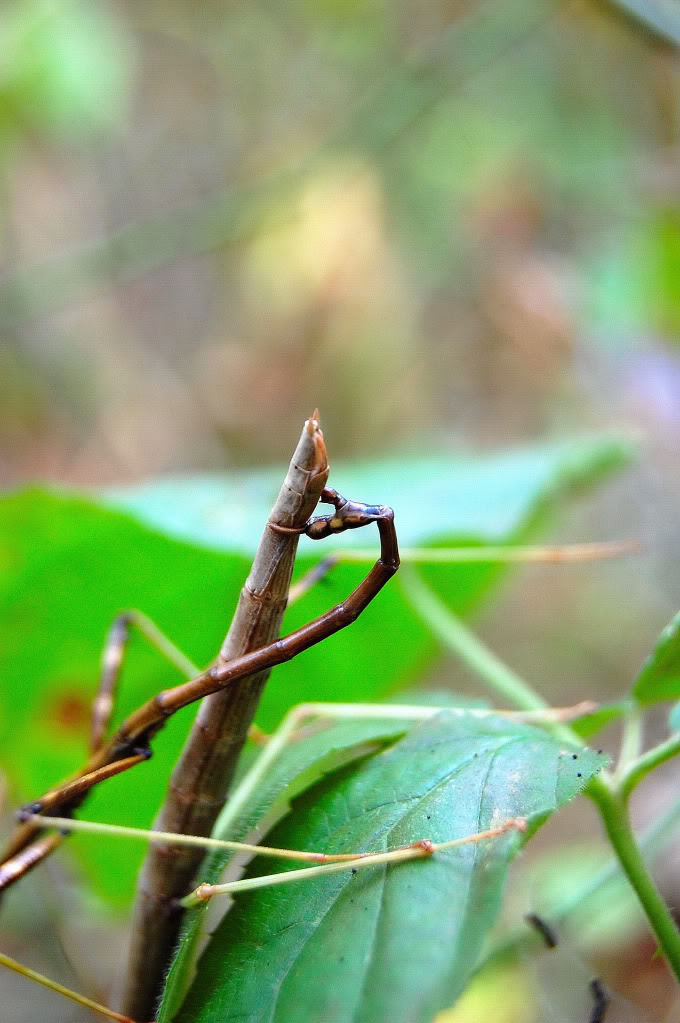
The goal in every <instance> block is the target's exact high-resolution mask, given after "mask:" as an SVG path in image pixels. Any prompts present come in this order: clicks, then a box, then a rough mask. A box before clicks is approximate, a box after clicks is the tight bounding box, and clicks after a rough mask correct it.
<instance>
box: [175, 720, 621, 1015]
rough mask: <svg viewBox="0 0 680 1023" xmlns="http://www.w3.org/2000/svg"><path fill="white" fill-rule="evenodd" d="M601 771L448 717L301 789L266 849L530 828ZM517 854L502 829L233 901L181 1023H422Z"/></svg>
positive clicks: (525, 731) (495, 729) (466, 952)
mask: <svg viewBox="0 0 680 1023" xmlns="http://www.w3.org/2000/svg"><path fill="white" fill-rule="evenodd" d="M602 763H603V758H602V757H598V756H597V755H596V754H594V753H592V752H590V751H588V750H581V749H579V750H578V751H576V750H574V751H572V750H571V749H568V748H565V747H564V745H563V744H561V743H559V742H557V741H556V740H555V739H553V738H552V737H550V736H549V735H548V734H546V733H542V732H541V731H539V730H537V729H534V728H530V727H527V726H525V725H518V724H512V723H509V722H507V721H505V720H503V719H500V718H488V719H484V720H475V719H472V718H465V719H461V718H457V717H454V716H453V715H451V714H449V713H447V712H446V711H444V712H443V713H442V714H441V715H438V717H437V718H435V719H434V720H431V721H428V722H426V723H424V724H422V725H420V726H418V727H416V728H415V729H413V730H412V731H411V732H410V733H409V734H408V735H407V736H406V737H405V738H404V739H402V740H401V741H400V742H398V743H397V744H396V745H395V746H393V747H392V748H390V749H388V750H387V751H385V752H382V753H378V754H376V755H374V756H372V757H369V758H368V759H366V760H364V761H362V762H360V763H359V764H358V765H356V764H354V765H350V766H349V767H347V768H344V769H342V770H340V771H338V772H336V773H335V774H333V775H330V776H329V777H328V778H326V779H325V780H324V781H322V782H320V783H319V784H318V785H317V786H316V787H314V788H313V789H311V790H309V791H308V792H307V793H306V794H305V795H304V796H302V797H301V798H300V799H299V800H298V801H296V802H295V803H294V805H293V810H292V812H291V813H290V814H289V816H288V817H287V818H285V819H284V821H283V822H282V823H281V825H279V827H278V828H276V829H275V831H274V833H273V834H272V835H271V836H270V841H271V842H272V843H276V844H277V845H281V846H285V847H290V848H314V849H319V850H321V851H328V852H330V851H353V850H357V849H362V850H375V851H378V850H381V851H382V850H384V849H387V848H389V847H393V846H400V845H405V844H408V843H411V842H414V841H417V840H418V839H422V838H431V839H433V840H434V841H435V842H442V841H446V840H448V839H451V838H457V837H462V836H464V835H467V834H471V833H474V832H476V831H479V830H483V829H486V828H489V827H493V826H494V825H497V824H499V823H501V822H503V821H505V820H507V819H508V818H511V817H515V816H520V815H521V816H526V817H527V818H528V820H529V831H530V832H532V831H533V830H534V829H535V828H536V827H538V826H539V825H540V824H541V823H542V822H543V821H544V820H545V819H546V817H547V816H549V815H550V814H551V813H552V812H553V811H554V810H556V809H557V808H558V807H559V806H561V805H562V804H564V803H565V802H567V801H568V800H569V799H571V798H572V797H573V796H575V795H576V794H577V793H578V792H580V791H581V789H582V788H583V786H584V785H585V784H586V782H587V780H588V778H590V777H592V775H593V774H594V773H595V772H596V771H597V770H598V769H599V768H600V766H602ZM520 844H521V839H520V836H519V835H518V834H517V833H516V832H509V833H507V834H506V835H505V836H504V837H502V838H500V839H497V840H495V841H493V842H491V843H485V844H480V845H470V846H465V847H462V848H459V849H456V850H450V851H448V852H445V853H437V854H435V856H434V857H433V858H432V859H431V860H427V861H425V860H423V861H415V862H410V863H407V864H402V865H398V866H393V867H391V868H390V867H378V868H376V869H374V870H364V871H359V872H357V873H356V874H352V873H351V872H349V871H348V872H347V873H341V874H333V875H326V876H324V877H320V878H315V879H313V880H308V881H301V882H297V883H295V884H293V885H286V886H281V887H278V886H276V887H271V888H267V889H260V890H258V891H256V892H252V893H249V894H245V895H243V896H237V897H236V901H235V904H234V906H233V908H232V909H231V911H230V912H229V913H228V914H227V916H226V917H225V919H224V920H223V922H222V923H221V924H220V926H219V927H218V929H217V930H216V932H215V934H214V935H213V937H212V938H211V940H210V943H209V944H208V946H207V949H206V951H205V953H204V954H203V956H202V957H201V960H200V962H199V967H198V973H197V976H196V980H195V981H194V984H193V986H192V988H191V990H190V992H189V995H188V997H187V1000H186V1002H185V1004H184V1006H183V1008H182V1010H181V1011H180V1013H179V1016H178V1020H179V1021H180V1023H190V1021H191V1023H217V1021H218V1020H219V1021H220V1023H223V1021H227V1020H237V1019H238V1020H244V1021H248V1023H265V1021H266V1023H321V1021H323V1023H383V1021H385V1023H386V1021H392V1020H397V1019H398V1020H409V1023H430V1021H431V1020H432V1018H433V1016H434V1015H435V1013H436V1012H437V1011H438V1010H439V1009H442V1008H443V1007H445V1006H446V1005H449V1004H450V1003H451V1002H452V1001H453V1000H454V999H455V998H456V997H457V996H458V995H459V994H460V992H461V991H462V989H463V987H464V986H465V984H466V982H467V980H468V978H469V976H470V973H471V971H472V970H473V968H474V966H475V963H476V960H477V957H478V955H479V952H480V948H481V945H482V942H483V940H484V937H485V935H486V934H487V932H488V930H489V928H490V927H491V925H492V923H493V921H494V919H495V917H496V915H497V912H498V909H499V906H500V901H501V897H502V892H503V887H504V882H505V877H506V872H507V865H508V863H509V861H510V859H511V858H512V856H513V855H514V854H515V853H516V852H517V850H518V849H519V847H520ZM283 869H284V870H285V869H287V868H283ZM271 871H272V864H271V861H268V860H255V861H254V863H253V864H252V867H251V870H250V872H249V873H250V875H257V874H259V873H270V872H271Z"/></svg>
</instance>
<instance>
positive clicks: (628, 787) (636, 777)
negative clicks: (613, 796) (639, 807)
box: [617, 734, 680, 803]
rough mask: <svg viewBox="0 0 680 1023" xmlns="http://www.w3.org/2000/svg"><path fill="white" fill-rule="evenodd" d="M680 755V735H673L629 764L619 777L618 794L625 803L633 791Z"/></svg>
mask: <svg viewBox="0 0 680 1023" xmlns="http://www.w3.org/2000/svg"><path fill="white" fill-rule="evenodd" d="M678 753H680V735H678V734H676V735H671V737H670V739H666V741H665V742H662V743H660V744H659V745H658V746H655V747H654V748H653V749H650V750H647V752H646V753H643V754H642V756H639V757H638V758H637V760H633V761H632V762H631V763H629V764H628V765H627V767H626V769H625V770H624V771H622V772H621V774H620V776H619V777H618V786H617V788H618V793H619V796H620V797H621V799H622V800H623V802H624V803H626V802H627V801H628V799H629V798H630V794H631V792H632V791H633V789H634V788H635V787H636V786H637V785H639V784H640V782H641V781H642V779H643V778H646V777H647V775H648V774H649V773H650V771H653V770H654V769H655V768H656V767H659V765H660V764H665V763H666V761H667V760H671V759H672V758H673V757H676V756H677V755H678Z"/></svg>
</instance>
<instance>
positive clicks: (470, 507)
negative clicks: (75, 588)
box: [103, 436, 631, 555]
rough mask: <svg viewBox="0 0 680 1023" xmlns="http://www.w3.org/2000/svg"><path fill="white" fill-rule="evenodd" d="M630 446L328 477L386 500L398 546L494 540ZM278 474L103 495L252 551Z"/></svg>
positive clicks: (557, 448)
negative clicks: (445, 540)
mask: <svg viewBox="0 0 680 1023" xmlns="http://www.w3.org/2000/svg"><path fill="white" fill-rule="evenodd" d="M630 453H631V452H630V447H629V446H627V445H626V444H624V443H623V442H622V441H621V440H620V439H616V438H607V437H602V436H599V437H597V436H584V437H580V438H576V439H571V440H564V441H561V442H558V443H552V444H540V445H537V446H535V447H525V448H517V449H516V450H514V451H508V452H505V453H503V454H497V455H487V456H485V457H483V458H473V457H471V456H466V455H460V454H459V455H455V456H452V455H437V456H432V457H429V458H382V459H380V460H376V461H373V462H363V463H352V464H347V463H344V462H335V461H334V462H333V464H332V469H331V472H332V478H331V482H332V485H333V486H334V487H336V489H338V490H339V491H340V492H341V493H342V494H344V495H345V496H347V497H353V498H355V499H356V500H360V501H380V502H381V503H382V504H389V505H391V506H392V507H393V508H394V509H395V512H396V515H397V522H398V528H399V539H400V542H401V544H402V546H403V547H412V546H417V545H419V544H423V543H430V542H432V541H433V540H435V539H437V538H440V539H441V538H443V537H451V536H457V537H465V536H469V537H472V538H475V539H476V540H477V542H484V541H486V542H492V541H494V540H497V539H499V538H503V537H508V536H511V535H513V534H514V533H515V532H516V531H517V530H518V529H521V528H522V527H523V526H524V524H525V522H526V518H527V514H528V513H529V514H530V513H532V512H534V511H535V510H536V508H537V506H538V504H540V503H541V502H544V501H549V500H550V499H551V498H554V497H556V496H558V495H559V493H560V492H561V491H563V490H564V489H569V488H571V487H574V486H576V487H578V486H582V485H584V484H587V483H590V482H591V481H592V480H593V479H597V478H598V477H599V476H600V475H601V474H602V472H603V471H606V470H607V469H611V468H615V467H617V466H620V465H621V463H622V462H623V461H625V460H626V459H627V458H629V457H630ZM281 477H282V473H281V470H280V469H275V470H271V469H266V470H257V471H252V472H234V473H230V474H224V475H219V476H199V477H180V478H173V477H168V478H165V479H160V480H153V481H150V482H149V483H146V484H142V485H139V486H136V487H118V488H114V489H111V490H108V491H106V492H105V494H104V495H103V499H104V500H105V501H106V502H107V503H109V504H110V505H111V506H113V507H115V508H118V509H121V510H124V511H130V512H132V513H133V514H134V515H135V516H136V517H137V518H139V519H140V520H141V521H143V522H146V523H147V525H150V526H153V527H155V528H158V529H161V530H162V531H163V532H166V533H168V534H170V535H171V536H176V537H178V538H179V539H181V540H190V541H192V542H194V543H200V544H204V545H206V546H209V547H211V548H215V549H222V550H230V551H233V550H242V551H243V552H244V553H246V554H252V553H253V552H254V551H255V548H256V547H257V544H258V542H259V539H260V535H261V533H262V523H263V522H264V521H266V519H267V516H268V515H269V512H270V511H271V507H272V504H273V503H274V500H275V498H276V495H277V493H278V490H279V487H280V485H281ZM369 537H370V534H369V533H368V532H367V531H366V530H357V531H355V532H350V533H346V534H345V535H344V536H343V537H342V538H335V541H334V542H335V543H336V544H337V543H342V545H347V546H353V547H363V548H365V547H367V546H370V545H371V541H370V539H369ZM300 550H301V552H304V553H307V554H313V555H318V544H317V543H314V542H313V541H311V540H309V539H307V537H303V538H302V540H301V547H300Z"/></svg>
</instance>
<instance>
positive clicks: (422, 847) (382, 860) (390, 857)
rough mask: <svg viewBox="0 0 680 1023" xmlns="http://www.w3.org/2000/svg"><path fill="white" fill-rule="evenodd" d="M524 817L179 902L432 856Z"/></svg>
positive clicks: (216, 887) (519, 823)
mask: <svg viewBox="0 0 680 1023" xmlns="http://www.w3.org/2000/svg"><path fill="white" fill-rule="evenodd" d="M526 824H527V822H526V819H525V818H524V817H515V818H513V819H512V820H509V821H506V822H505V823H504V824H500V825H499V826H498V827H497V828H489V830H488V831H479V832H477V833H476V834H474V835H465V837H464V838H453V839H451V840H450V841H448V842H430V841H428V840H426V839H424V840H422V841H420V842H414V843H413V845H409V846H403V847H402V848H399V849H390V850H388V851H387V852H382V853H364V854H363V855H361V856H358V857H357V858H356V859H351V860H345V861H344V862H341V863H329V864H327V865H324V866H321V867H303V868H302V869H301V870H284V871H280V872H279V873H277V874H263V875H261V876H260V877H248V878H245V879H243V880H240V881H227V882H226V883H225V884H202V885H199V887H198V888H197V889H196V890H195V891H194V892H192V893H191V894H190V895H187V897H186V898H184V899H182V902H181V905H182V906H184V908H185V909H191V908H192V907H194V906H198V905H200V904H201V903H202V902H206V901H207V900H208V899H211V898H212V897H213V896H214V895H233V894H236V893H239V892H249V891H253V890H254V889H256V888H271V887H273V886H274V885H280V884H290V883H291V882H292V881H306V880H309V878H316V877H322V876H325V875H326V874H337V873H340V872H341V871H347V870H351V871H353V872H354V873H356V871H357V870H363V869H365V868H366V867H378V866H382V865H383V864H390V865H392V864H395V863H403V862H404V861H405V860H421V859H426V858H429V857H430V856H433V855H434V854H435V853H441V852H448V851H450V850H451V849H457V848H458V847H459V846H461V845H470V844H472V843H477V842H487V841H489V840H490V839H493V838H499V837H500V836H501V835H504V834H506V832H508V831H510V830H512V829H516V830H518V831H524V830H525V828H526Z"/></svg>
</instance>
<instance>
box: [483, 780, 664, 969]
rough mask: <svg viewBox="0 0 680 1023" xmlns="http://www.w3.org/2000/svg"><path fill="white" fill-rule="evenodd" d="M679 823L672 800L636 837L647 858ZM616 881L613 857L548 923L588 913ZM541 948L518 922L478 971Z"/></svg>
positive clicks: (552, 911) (533, 934)
mask: <svg viewBox="0 0 680 1023" xmlns="http://www.w3.org/2000/svg"><path fill="white" fill-rule="evenodd" d="M679 826H680V800H678V801H677V802H675V803H674V804H673V805H672V806H671V807H670V808H669V809H668V810H666V811H665V813H664V814H663V815H662V816H661V817H660V818H659V819H658V820H657V821H654V823H653V824H651V825H650V826H649V827H648V828H647V829H646V830H645V831H644V832H643V833H642V834H641V835H640V836H639V838H638V844H639V846H640V850H641V852H644V854H645V855H646V856H647V857H648V858H651V857H654V856H655V855H658V853H659V852H661V851H662V850H663V849H664V847H665V846H666V845H667V843H668V842H670V840H671V839H672V838H674V837H675V835H676V833H677V830H678V827H679ZM616 882H618V885H619V886H620V885H621V884H623V883H624V875H623V871H622V867H621V863H620V861H619V860H618V859H615V858H614V857H612V858H611V859H610V860H609V862H608V863H606V864H605V865H604V866H603V867H602V868H601V869H600V870H599V871H598V872H597V873H596V874H595V875H594V876H593V877H591V878H590V880H589V881H587V882H586V883H585V884H583V885H582V886H581V887H580V888H578V889H576V890H574V891H571V893H570V894H569V895H567V897H566V898H565V899H563V900H562V901H561V902H558V903H557V905H556V906H554V907H551V908H549V909H548V910H547V913H548V919H549V920H550V923H551V924H553V925H555V926H558V927H559V926H560V925H562V924H565V923H568V922H569V921H570V920H571V919H572V918H573V917H577V916H579V915H580V914H583V913H587V912H588V907H589V904H590V902H591V901H592V900H593V899H595V898H596V897H597V896H599V895H601V893H602V892H603V891H604V890H605V889H606V888H607V887H608V886H612V887H614V885H615V884H616ZM566 887H569V886H566ZM576 933H578V931H577V932H576ZM543 947H544V944H543V939H542V938H541V937H540V935H539V934H538V933H537V932H536V930H535V929H534V928H533V927H527V926H526V924H520V925H518V926H517V927H516V928H514V929H513V930H512V931H511V932H510V933H509V934H508V935H507V936H506V937H505V938H504V939H503V940H502V941H501V942H499V944H498V945H496V946H495V947H494V948H492V949H491V950H490V951H489V953H488V955H487V956H485V957H484V959H483V960H482V961H481V962H480V964H479V966H478V968H477V972H479V971H480V970H483V969H484V968H486V967H487V966H489V965H490V964H492V963H496V962H500V961H502V960H503V959H506V958H508V957H510V956H516V955H518V954H520V953H522V952H530V951H533V950H536V949H540V948H543Z"/></svg>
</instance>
